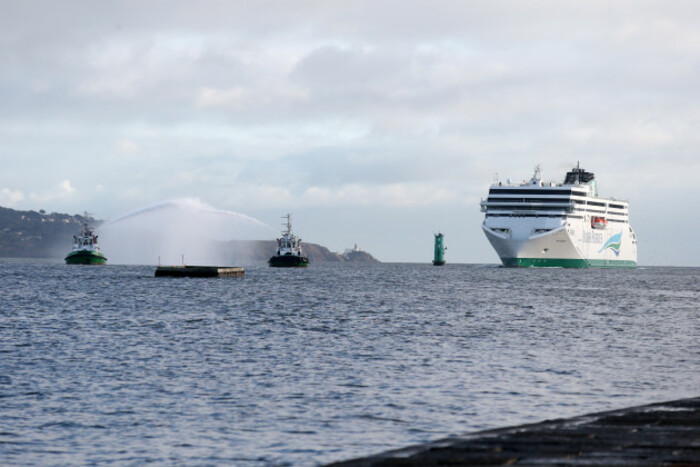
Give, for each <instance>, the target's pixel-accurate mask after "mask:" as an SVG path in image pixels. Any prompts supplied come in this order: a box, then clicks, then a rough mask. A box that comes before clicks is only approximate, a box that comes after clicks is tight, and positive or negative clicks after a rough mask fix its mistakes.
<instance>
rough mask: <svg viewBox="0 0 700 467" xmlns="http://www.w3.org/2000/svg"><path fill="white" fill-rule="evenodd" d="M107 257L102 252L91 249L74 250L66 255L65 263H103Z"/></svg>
mask: <svg viewBox="0 0 700 467" xmlns="http://www.w3.org/2000/svg"><path fill="white" fill-rule="evenodd" d="M106 262H107V258H105V256H104V255H103V254H102V253H98V252H93V251H76V252H71V253H69V254H68V256H66V264H105V263H106Z"/></svg>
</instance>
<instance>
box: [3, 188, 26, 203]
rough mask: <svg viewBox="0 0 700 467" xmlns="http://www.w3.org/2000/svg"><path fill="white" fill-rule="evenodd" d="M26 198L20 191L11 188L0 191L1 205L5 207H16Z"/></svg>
mask: <svg viewBox="0 0 700 467" xmlns="http://www.w3.org/2000/svg"><path fill="white" fill-rule="evenodd" d="M24 198H25V196H24V193H22V192H21V191H19V190H11V189H9V188H3V189H2V190H0V203H2V204H3V205H5V206H15V205H17V204H18V203H19V202H21V201H22V200H24Z"/></svg>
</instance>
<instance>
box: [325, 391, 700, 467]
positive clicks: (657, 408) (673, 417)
mask: <svg viewBox="0 0 700 467" xmlns="http://www.w3.org/2000/svg"><path fill="white" fill-rule="evenodd" d="M332 465H333V466H335V467H341V466H342V467H369V466H372V467H379V466H394V467H395V466H437V465H441V466H443V465H444V466H446V465H538V466H539V465H557V466H582V465H587V466H591V465H593V466H608V465H615V466H676V467H680V466H700V397H696V398H692V399H682V400H676V401H671V402H663V403H659V404H651V405H645V406H640V407H630V408H626V409H622V410H614V411H610V412H601V413H595V414H590V415H584V416H580V417H574V418H568V419H559V420H547V421H544V422H541V423H536V424H532V425H523V426H516V427H509V428H501V429H496V430H488V431H481V432H477V433H472V434H468V435H464V436H459V437H453V438H446V439H442V440H439V441H435V442H432V443H427V444H423V445H418V446H410V447H407V448H403V449H397V450H394V451H388V452H385V453H382V454H377V455H373V456H369V457H365V458H361V459H353V460H349V461H345V462H338V463H335V464H332Z"/></svg>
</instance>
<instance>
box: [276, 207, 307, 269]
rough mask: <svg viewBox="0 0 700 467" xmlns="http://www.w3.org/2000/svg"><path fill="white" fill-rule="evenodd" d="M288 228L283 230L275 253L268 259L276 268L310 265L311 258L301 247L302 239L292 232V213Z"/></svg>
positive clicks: (288, 219) (288, 216)
mask: <svg viewBox="0 0 700 467" xmlns="http://www.w3.org/2000/svg"><path fill="white" fill-rule="evenodd" d="M285 218H286V219H287V223H286V225H287V230H286V231H284V232H282V237H281V238H278V239H277V250H276V251H275V255H274V256H273V257H272V258H270V259H269V260H268V264H269V265H270V266H272V267H275V268H300V267H302V268H303V267H306V266H308V265H309V258H308V257H307V256H306V255H304V252H303V251H302V249H301V239H300V238H297V237H296V236H295V235H294V234H293V233H292V215H291V214H287V215H286V216H285Z"/></svg>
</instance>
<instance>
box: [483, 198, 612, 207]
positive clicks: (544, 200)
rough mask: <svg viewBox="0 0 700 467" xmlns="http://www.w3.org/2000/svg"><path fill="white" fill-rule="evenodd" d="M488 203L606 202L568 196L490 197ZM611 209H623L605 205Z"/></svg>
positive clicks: (593, 203)
mask: <svg viewBox="0 0 700 467" xmlns="http://www.w3.org/2000/svg"><path fill="white" fill-rule="evenodd" d="M486 201H487V202H489V203H569V202H572V201H573V202H574V203H576V204H588V205H589V206H600V207H605V206H606V203H601V202H598V201H583V200H577V199H570V198H561V197H560V198H491V197H489V198H488V199H487V200H486ZM607 206H608V207H610V208H611V209H625V206H623V205H622V204H613V203H610V204H608V205H607Z"/></svg>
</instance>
